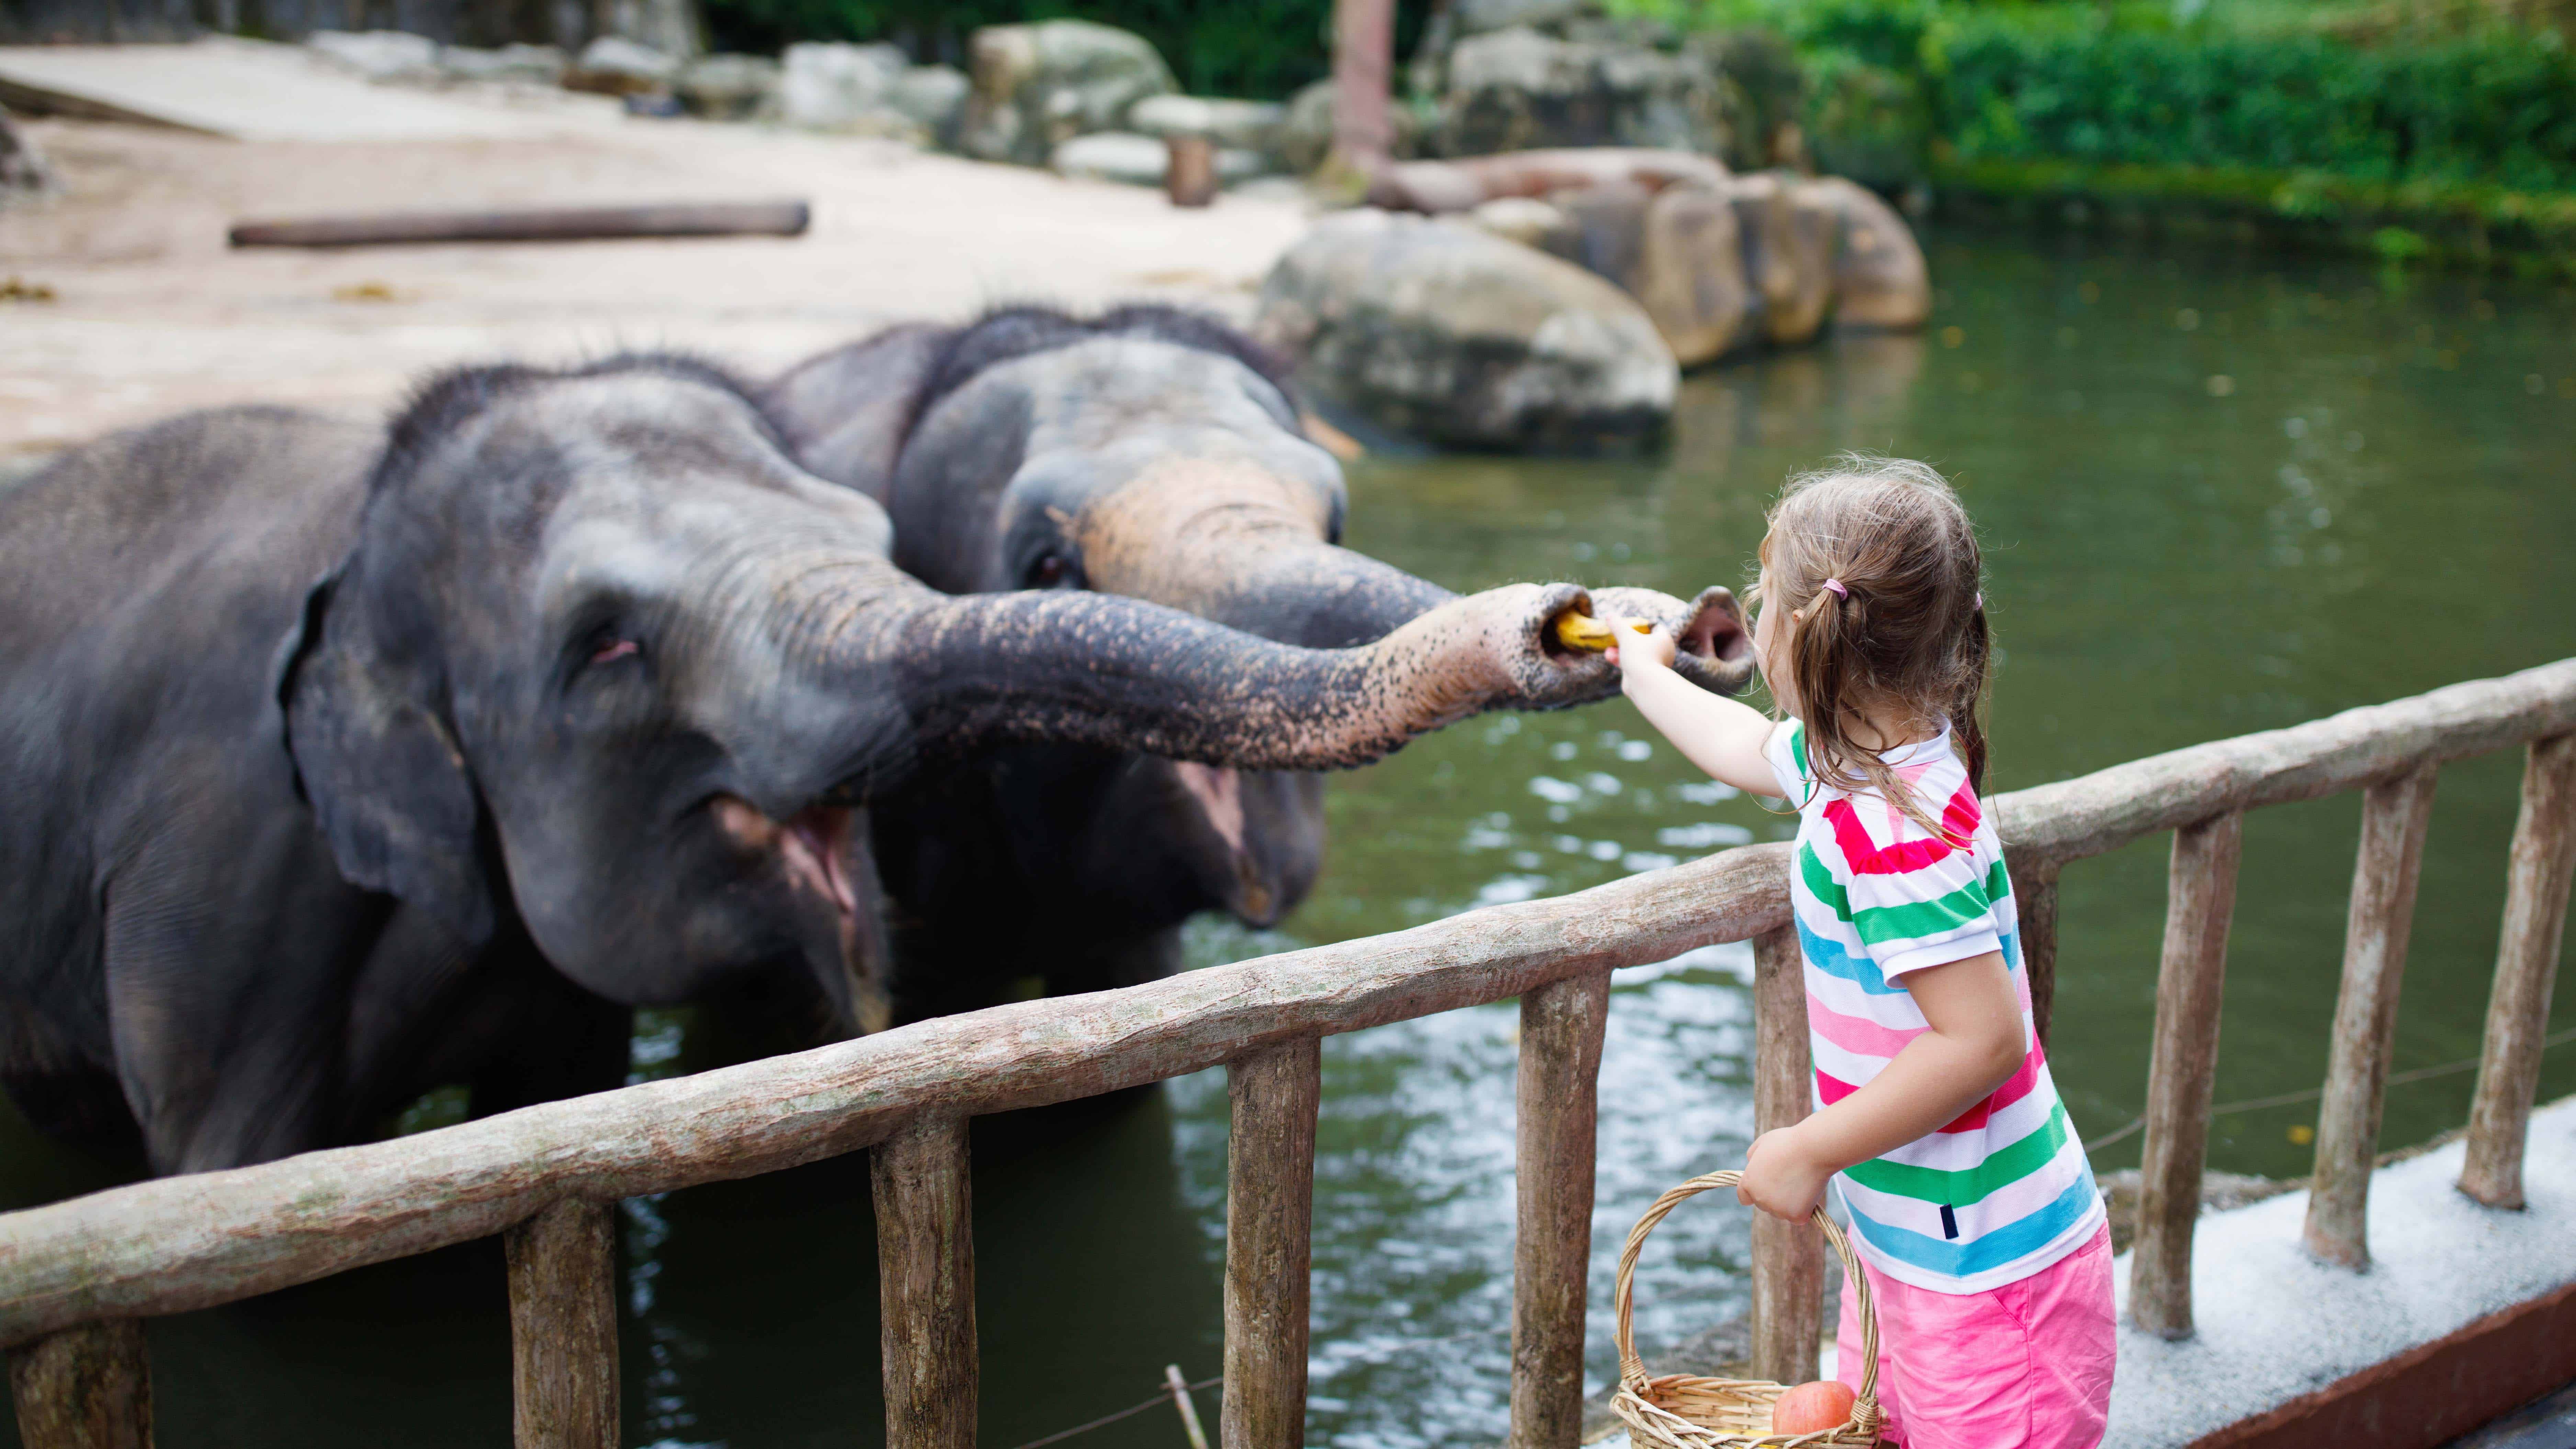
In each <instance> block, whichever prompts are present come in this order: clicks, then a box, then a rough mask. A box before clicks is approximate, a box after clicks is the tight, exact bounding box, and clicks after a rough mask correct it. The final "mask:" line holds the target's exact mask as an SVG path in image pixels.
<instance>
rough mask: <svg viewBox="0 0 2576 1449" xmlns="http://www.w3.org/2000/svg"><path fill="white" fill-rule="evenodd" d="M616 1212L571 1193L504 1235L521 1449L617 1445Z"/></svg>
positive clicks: (515, 1437)
mask: <svg viewBox="0 0 2576 1449" xmlns="http://www.w3.org/2000/svg"><path fill="white" fill-rule="evenodd" d="M616 1212H617V1210H616V1209H615V1208H613V1207H611V1206H609V1205H608V1204H606V1203H596V1202H586V1201H583V1200H582V1199H580V1198H566V1199H564V1200H563V1201H562V1202H559V1203H556V1204H554V1205H553V1206H552V1207H549V1208H546V1209H544V1210H543V1211H541V1212H539V1213H538V1214H537V1215H536V1216H534V1217H532V1218H530V1219H528V1220H527V1221H526V1222H523V1223H521V1224H519V1225H518V1226H517V1227H514V1228H512V1229H510V1231H509V1232H507V1233H505V1234H503V1235H502V1247H503V1252H504V1255H505V1256H506V1257H507V1258H508V1259H509V1264H510V1396H511V1411H510V1428H511V1442H512V1444H514V1445H515V1446H516V1449H618V1437H617V1222H616Z"/></svg>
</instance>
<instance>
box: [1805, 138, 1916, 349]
mask: <svg viewBox="0 0 2576 1449" xmlns="http://www.w3.org/2000/svg"><path fill="white" fill-rule="evenodd" d="M1801 190H1802V191H1804V192H1805V193H1806V194H1807V195H1808V196H1809V197H1811V198H1812V199H1814V200H1815V201H1816V202H1817V203H1818V204H1820V205H1822V206H1825V207H1827V208H1829V209H1831V210H1832V211H1833V212H1834V214H1835V216H1836V217H1837V218H1838V219H1839V220H1840V222H1841V236H1840V238H1839V241H1838V244H1837V245H1836V246H1835V248H1834V280H1833V290H1834V325H1835V326H1837V327H1849V328H1858V329H1868V330H1874V331H1887V332H1911V331H1913V330H1915V329H1916V328H1919V327H1921V326H1922V325H1923V324H1924V322H1925V321H1926V320H1927V319H1929V318H1930V317H1931V315H1932V272H1931V269H1930V268H1929V267H1927V266H1926V265H1925V264H1924V261H1923V248H1922V245H1921V244H1920V243H1918V242H1916V241H1915V239H1914V229H1913V228H1912V227H1909V226H1907V225H1906V224H1905V218H1903V217H1901V216H1898V215H1897V214H1896V210H1895V208H1893V207H1891V206H1889V205H1888V204H1887V203H1886V202H1884V201H1881V200H1879V199H1878V196H1877V194H1876V193H1874V192H1872V191H1870V190H1869V188H1867V187H1865V186H1856V185H1854V184H1852V183H1851V182H1849V181H1846V180H1844V179H1843V178H1841V177H1839V176H1824V177H1819V178H1817V179H1815V180H1813V181H1809V182H1806V183H1805V184H1804V185H1803V186H1802V187H1801Z"/></svg>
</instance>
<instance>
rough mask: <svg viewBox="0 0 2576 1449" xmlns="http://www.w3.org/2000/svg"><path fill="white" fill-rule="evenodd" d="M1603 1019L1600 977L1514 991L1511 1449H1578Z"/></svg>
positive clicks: (1605, 986) (1604, 976) (1605, 977)
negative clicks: (1517, 1017) (1517, 1044)
mask: <svg viewBox="0 0 2576 1449" xmlns="http://www.w3.org/2000/svg"><path fill="white" fill-rule="evenodd" d="M1609 1018H1610V973H1609V972H1607V971H1591V972H1586V973H1584V974H1583V975H1581V976H1569V977H1567V978H1565V979H1564V980H1562V981H1552V982H1549V983H1548V984H1547V985H1545V986H1541V987H1539V988H1537V989H1536V990H1534V991H1528V992H1524V993H1523V994H1522V996H1521V1061H1520V1078H1519V1081H1518V1082H1517V1083H1516V1088H1517V1091H1518V1093H1519V1112H1520V1116H1519V1132H1520V1144H1519V1154H1518V1158H1517V1161H1516V1163H1515V1172H1516V1174H1517V1179H1518V1185H1519V1191H1520V1205H1519V1206H1520V1212H1519V1231H1518V1234H1517V1235H1516V1236H1515V1238H1514V1239H1513V1243H1512V1428H1511V1438H1510V1449H1574V1446H1575V1445H1576V1444H1577V1443H1579V1442H1580V1441H1581V1440H1582V1437H1583V1310H1584V1307H1585V1298H1584V1288H1585V1284H1586V1281H1587V1279H1588V1277H1589V1273H1590V1269H1591V1265H1592V1183H1593V1177H1592V1170H1593V1154H1594V1150H1595V1148H1596V1146H1597V1142H1596V1137H1597V1131H1598V1127H1599V1123H1600V1113H1599V1107H1600V1086H1601V1034H1602V1030H1603V1027H1604V1026H1605V1025H1606V1024H1607V1023H1608V1021H1609Z"/></svg>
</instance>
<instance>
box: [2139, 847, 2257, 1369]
mask: <svg viewBox="0 0 2576 1449" xmlns="http://www.w3.org/2000/svg"><path fill="white" fill-rule="evenodd" d="M2244 825H2245V817H2243V816H2241V815H2235V814H2228V815H2221V816H2219V817H2218V818H2217V819H2215V820H2205V821H2202V822H2200V823H2199V824H2196V825H2187V826H2184V827H2183V828H2182V829H2180V830H2177V831H2175V832H2174V843H2173V865H2172V868H2171V876H2170V883H2169V884H2168V885H2167V887H2166V890H2167V896H2166V900H2165V946H2164V960H2163V963H2162V965H2161V966H2160V967H2159V968H2158V970H2157V974H2156V1041H2155V1055H2154V1057H2153V1059H2152V1062H2151V1064H2150V1065H2149V1067H2148V1069H2147V1114H2146V1115H2147V1123H2146V1131H2147V1141H2146V1151H2145V1156H2144V1159H2143V1160H2142V1161H2141V1162H2140V1164H2139V1167H2138V1178H2139V1192H2138V1241H2137V1249H2136V1252H2135V1254H2134V1255H2133V1256H2132V1258H2131V1260H2130V1265H2129V1321H2130V1322H2131V1323H2133V1324H2135V1325H2136V1326H2137V1327H2139V1328H2140V1329H2143V1330H2145V1331H2146V1332H2148V1333H2152V1334H2155V1335H2157V1336H2159V1337H2162V1338H2175V1339H2179V1338H2189V1337H2190V1336H2191V1234H2192V1228H2193V1225H2194V1223H2195V1220H2196V1219H2198V1218H2199V1216H2200V1174H2201V1167H2202V1165H2203V1159H2204V1158H2205V1157H2206V1155H2207V1153H2208V1150H2209V1108H2210V1089H2211V1088H2212V1087H2213V1086H2214V1085H2215V1084H2216V1082H2217V1079H2218V1006H2219V998H2220V995H2221V991H2222V988H2223V987H2224V986H2225V985H2226V980H2227V927H2228V922H2229V920H2230V919H2231V918H2232V917H2233V916H2234V915H2235V913H2236V859H2237V854H2238V850H2239V847H2240V845H2241V843H2242V841H2243V837H2244Z"/></svg>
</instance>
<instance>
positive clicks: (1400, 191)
mask: <svg viewBox="0 0 2576 1449" xmlns="http://www.w3.org/2000/svg"><path fill="white" fill-rule="evenodd" d="M1725 181H1726V168H1725V167H1724V166H1721V165H1719V164H1718V163H1717V162H1715V161H1712V160H1710V159H1709V158H1707V157H1705V156H1695V155H1692V154H1691V153H1690V152H1688V151H1655V150H1646V149H1643V148H1637V147H1628V146H1571V147H1558V148H1550V149H1547V150H1542V151H1506V152H1503V153H1501V154H1499V155H1493V156H1471V157H1467V158H1465V159H1463V160H1457V161H1407V162H1403V163H1401V164H1399V165H1395V166H1390V167H1388V168H1386V169H1385V170H1384V171H1382V172H1380V173H1379V174H1378V175H1377V177H1376V178H1375V179H1374V180H1373V181H1372V182H1371V183H1370V186H1369V195H1368V202H1369V205H1371V206H1382V207H1385V208H1386V209H1387V210H1389V211H1419V212H1423V213H1425V214H1427V215H1431V216H1439V215H1442V214H1443V213H1446V212H1452V211H1471V210H1474V209H1475V208H1476V207H1478V206H1481V205H1483V204H1484V203H1485V202H1488V201H1492V200H1495V199H1497V198H1500V197H1506V196H1530V197H1547V196H1553V195H1555V194H1556V193H1558V192H1561V191H1575V190H1582V189H1584V188H1587V187H1593V186H1607V185H1612V184H1617V183H1630V184H1634V185H1637V186H1642V187H1644V188H1645V189H1646V190H1648V191H1661V190H1663V189H1664V188H1665V187H1667V186H1676V185H1697V186H1711V187H1714V186H1719V185H1722V184H1724V182H1725Z"/></svg>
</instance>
